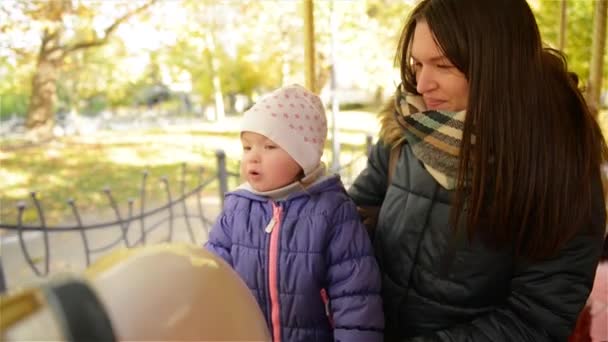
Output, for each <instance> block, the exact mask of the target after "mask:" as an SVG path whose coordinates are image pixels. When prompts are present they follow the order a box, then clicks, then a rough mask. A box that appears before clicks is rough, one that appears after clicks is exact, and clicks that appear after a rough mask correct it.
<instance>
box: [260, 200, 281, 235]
mask: <svg viewBox="0 0 608 342" xmlns="http://www.w3.org/2000/svg"><path fill="white" fill-rule="evenodd" d="M279 215H281V207H279V206H278V205H276V204H274V202H273V203H272V218H271V219H270V222H268V224H267V225H266V228H264V231H265V232H266V233H268V234H270V233H272V230H273V229H274V226H276V225H277V222H279Z"/></svg>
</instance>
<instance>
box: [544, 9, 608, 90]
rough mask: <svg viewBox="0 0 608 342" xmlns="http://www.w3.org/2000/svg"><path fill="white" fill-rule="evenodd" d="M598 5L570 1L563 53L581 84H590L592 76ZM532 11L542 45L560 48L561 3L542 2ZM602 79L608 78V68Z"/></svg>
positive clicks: (606, 59)
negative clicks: (591, 66)
mask: <svg viewBox="0 0 608 342" xmlns="http://www.w3.org/2000/svg"><path fill="white" fill-rule="evenodd" d="M596 1H597V0H575V1H572V0H570V1H568V7H567V29H566V42H565V45H566V48H565V51H563V52H564V53H565V54H566V57H567V59H568V66H569V68H570V69H571V70H573V71H574V72H576V73H577V74H578V75H579V78H580V79H581V80H588V79H589V75H590V56H591V54H592V53H591V48H592V46H593V44H592V38H593V37H592V36H593V16H594V15H593V10H594V4H595V2H596ZM533 9H534V14H535V16H536V18H537V21H538V25H539V28H540V32H541V35H542V38H543V41H544V42H545V43H546V44H547V45H549V46H551V47H554V48H557V47H558V46H559V29H560V25H559V20H560V11H561V1H555V0H539V1H538V6H534V7H533ZM603 57H604V65H606V63H608V54H604V56H603ZM602 77H603V78H604V79H607V78H608V68H604V70H603V75H602ZM604 84H605V83H604Z"/></svg>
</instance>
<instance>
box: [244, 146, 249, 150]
mask: <svg viewBox="0 0 608 342" xmlns="http://www.w3.org/2000/svg"><path fill="white" fill-rule="evenodd" d="M243 151H251V147H250V146H243Z"/></svg>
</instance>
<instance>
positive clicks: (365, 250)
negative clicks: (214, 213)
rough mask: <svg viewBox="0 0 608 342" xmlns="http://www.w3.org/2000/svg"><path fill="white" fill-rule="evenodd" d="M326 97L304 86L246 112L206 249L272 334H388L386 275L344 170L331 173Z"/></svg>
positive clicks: (343, 337) (370, 337)
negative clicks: (238, 280)
mask: <svg viewBox="0 0 608 342" xmlns="http://www.w3.org/2000/svg"><path fill="white" fill-rule="evenodd" d="M326 136H327V122H326V118H325V110H324V108H323V105H322V103H321V100H320V99H319V98H318V97H317V96H316V95H315V94H313V93H311V92H309V91H307V90H306V89H304V88H303V87H301V86H299V85H290V86H286V87H283V88H279V89H277V90H275V91H274V92H272V93H270V94H268V95H266V96H264V97H263V98H261V100H260V101H259V102H257V103H256V104H255V105H254V106H253V107H252V108H251V109H250V110H248V111H247V112H246V113H245V114H244V117H243V122H242V127H241V143H242V145H243V158H242V161H241V174H242V176H243V178H244V179H246V182H245V183H244V184H242V185H241V186H239V187H238V188H237V189H236V190H235V191H233V192H230V193H228V194H226V198H225V205H224V208H223V211H222V212H221V214H220V216H219V218H218V220H217V222H216V224H215V225H214V226H213V228H212V230H211V232H210V234H209V241H208V242H207V243H206V244H205V246H206V248H208V249H209V250H210V251H212V252H214V253H216V254H217V255H219V256H221V257H222V258H223V259H224V260H226V261H227V262H228V263H229V264H230V265H231V266H232V267H233V268H234V269H235V270H236V271H237V273H238V274H240V276H241V277H242V279H243V280H244V281H245V283H246V284H247V286H248V287H249V288H250V289H251V292H252V293H253V295H254V296H255V298H256V299H257V301H258V303H259V304H260V307H261V308H262V312H263V313H264V315H265V318H266V320H267V322H268V326H269V329H270V332H271V334H272V340H273V341H334V340H335V341H344V342H350V341H366V342H368V341H369V342H372V341H382V336H383V335H382V331H383V328H384V316H383V312H382V301H381V298H380V275H379V270H378V265H377V263H376V260H375V258H374V254H373V250H372V246H371V242H370V240H369V237H368V235H367V232H366V231H365V228H364V227H363V225H362V223H361V221H360V218H359V215H358V214H357V211H356V207H355V205H354V203H353V202H352V201H351V200H350V198H349V197H348V195H347V194H346V191H345V190H344V186H343V185H342V183H341V181H340V178H339V176H337V175H328V174H326V170H325V166H324V165H323V163H322V162H321V155H322V153H323V147H324V144H325V139H326Z"/></svg>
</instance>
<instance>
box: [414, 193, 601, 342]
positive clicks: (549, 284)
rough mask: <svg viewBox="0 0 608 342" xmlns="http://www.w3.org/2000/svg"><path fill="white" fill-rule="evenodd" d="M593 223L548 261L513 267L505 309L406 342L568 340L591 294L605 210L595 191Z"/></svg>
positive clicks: (525, 262)
mask: <svg viewBox="0 0 608 342" xmlns="http://www.w3.org/2000/svg"><path fill="white" fill-rule="evenodd" d="M594 189H595V190H596V193H595V194H594V198H595V200H594V201H593V208H592V213H593V214H592V215H593V216H592V220H593V221H592V222H591V223H590V227H589V229H588V231H589V232H588V233H579V234H578V235H577V236H575V237H574V238H573V239H571V240H570V241H569V242H568V243H566V245H565V246H564V247H563V248H562V249H561V251H560V252H559V253H558V254H557V255H556V256H555V257H553V258H551V259H548V260H544V261H520V262H517V263H516V264H515V268H514V275H513V278H512V279H511V293H510V295H509V297H508V298H507V299H506V300H505V304H504V305H503V306H502V307H499V308H497V309H495V310H493V311H492V312H490V313H488V314H486V315H483V316H480V317H478V318H476V319H474V320H473V321H471V322H469V323H467V324H462V325H459V326H454V327H452V328H449V329H446V330H442V331H436V332H434V333H432V334H430V335H426V336H418V337H415V338H412V339H406V341H408V342H427V341H441V342H444V341H445V342H447V341H449V342H458V341H463V342H464V341H519V342H524V341H531V342H532V341H535V342H542V341H567V340H568V337H569V336H570V334H571V331H572V329H573V328H574V326H575V324H576V320H577V318H578V315H579V313H580V312H581V310H582V309H583V307H584V306H585V303H586V301H587V298H588V297H589V294H590V292H591V288H592V286H593V281H594V277H595V272H596V270H597V265H598V262H599V258H600V255H601V253H602V248H603V241H604V231H605V229H606V208H605V206H604V196H603V194H602V192H601V191H602V190H601V187H599V186H598V187H595V188H594Z"/></svg>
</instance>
